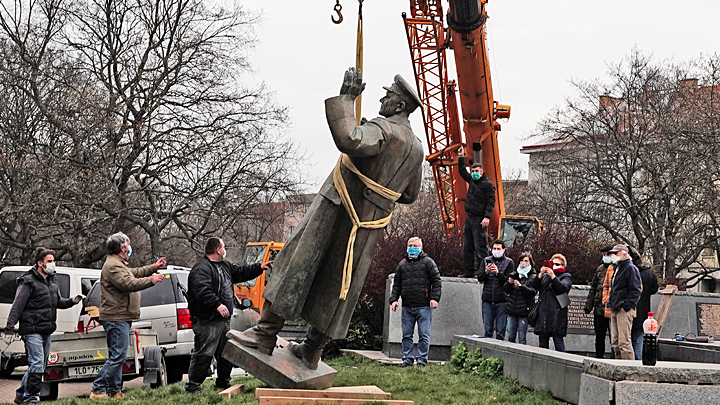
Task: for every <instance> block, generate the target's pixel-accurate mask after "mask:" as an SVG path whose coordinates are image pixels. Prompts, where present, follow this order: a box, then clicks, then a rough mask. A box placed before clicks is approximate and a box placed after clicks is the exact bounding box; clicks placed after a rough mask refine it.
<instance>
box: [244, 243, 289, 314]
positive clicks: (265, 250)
mask: <svg viewBox="0 0 720 405" xmlns="http://www.w3.org/2000/svg"><path fill="white" fill-rule="evenodd" d="M283 246H285V244H284V243H280V242H250V243H248V244H247V245H245V253H244V254H243V259H242V264H254V263H267V262H269V261H272V260H275V256H277V254H278V253H279V252H280V249H282V248H283ZM271 276H272V269H268V270H265V271H264V272H263V273H262V274H261V275H259V276H257V277H256V278H254V279H252V280H249V281H245V282H242V283H239V284H236V285H235V295H236V296H237V297H238V299H240V300H241V301H242V300H243V299H250V300H251V301H252V304H251V308H252V309H254V310H255V311H257V312H258V313H260V312H261V311H262V307H263V304H264V303H265V298H263V296H262V294H263V291H264V290H265V286H266V285H267V283H268V281H270V277H271Z"/></svg>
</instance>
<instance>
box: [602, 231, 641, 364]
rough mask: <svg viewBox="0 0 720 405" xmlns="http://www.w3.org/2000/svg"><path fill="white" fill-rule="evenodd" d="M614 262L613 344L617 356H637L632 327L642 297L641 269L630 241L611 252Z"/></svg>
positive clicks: (611, 304)
mask: <svg viewBox="0 0 720 405" xmlns="http://www.w3.org/2000/svg"><path fill="white" fill-rule="evenodd" d="M609 253H610V254H611V259H612V262H613V275H612V286H611V287H610V298H609V299H608V301H607V307H608V308H609V309H610V327H611V328H612V334H611V335H612V336H611V341H610V343H611V345H612V349H613V353H614V354H615V358H616V359H623V360H634V359H635V355H634V353H633V347H632V341H631V335H630V334H631V331H632V323H633V317H634V316H635V308H636V306H637V303H638V300H639V299H640V289H641V282H640V272H639V271H638V269H637V267H635V265H634V264H633V263H632V260H630V253H629V248H628V247H627V246H626V245H615V246H613V248H612V249H611V250H610V252H609Z"/></svg>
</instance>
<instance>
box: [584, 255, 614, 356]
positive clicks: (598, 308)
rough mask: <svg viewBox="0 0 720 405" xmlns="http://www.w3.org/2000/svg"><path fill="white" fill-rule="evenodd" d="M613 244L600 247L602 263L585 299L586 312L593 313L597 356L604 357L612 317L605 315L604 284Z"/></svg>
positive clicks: (594, 275) (596, 271)
mask: <svg viewBox="0 0 720 405" xmlns="http://www.w3.org/2000/svg"><path fill="white" fill-rule="evenodd" d="M612 248H613V247H612V245H610V246H605V247H603V248H602V249H600V252H601V253H602V254H603V256H602V263H601V264H600V265H599V266H598V268H597V269H596V270H595V274H593V278H592V281H590V291H589V292H588V296H587V299H586V300H585V313H586V314H590V313H592V314H593V321H594V323H593V325H594V327H595V357H596V358H598V359H602V358H603V357H605V336H608V335H610V318H609V317H605V306H604V305H603V284H604V281H605V275H606V274H607V272H608V267H609V266H610V264H611V263H612V261H611V255H610V253H609V252H610V250H611V249H612Z"/></svg>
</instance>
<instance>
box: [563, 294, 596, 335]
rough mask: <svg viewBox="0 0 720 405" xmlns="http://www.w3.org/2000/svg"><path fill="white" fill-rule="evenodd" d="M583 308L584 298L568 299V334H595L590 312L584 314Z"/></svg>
mask: <svg viewBox="0 0 720 405" xmlns="http://www.w3.org/2000/svg"><path fill="white" fill-rule="evenodd" d="M583 307H585V298H583V297H570V306H569V308H568V333H579V334H588V335H594V334H595V326H594V325H595V318H594V317H593V314H592V312H591V313H589V314H586V313H585V311H583Z"/></svg>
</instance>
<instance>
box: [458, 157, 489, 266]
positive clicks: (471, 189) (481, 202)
mask: <svg viewBox="0 0 720 405" xmlns="http://www.w3.org/2000/svg"><path fill="white" fill-rule="evenodd" d="M458 170H459V171H460V176H461V177H462V178H463V180H465V181H466V182H467V183H468V184H469V186H468V191H467V196H466V197H465V212H466V213H467V219H465V228H463V267H464V273H463V275H462V276H461V277H468V278H470V277H475V269H476V267H475V260H476V259H477V261H478V262H479V263H481V266H482V260H483V259H484V258H485V257H486V256H488V249H487V231H486V230H487V227H488V225H489V224H490V217H492V213H493V210H494V209H495V185H493V184H492V182H491V181H490V179H488V177H487V176H486V175H485V171H484V170H483V167H482V163H480V162H475V163H473V165H472V167H471V168H470V171H471V173H468V170H467V168H466V167H465V151H464V149H463V148H462V146H461V147H460V149H459V150H458ZM480 273H482V271H481V272H480Z"/></svg>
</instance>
